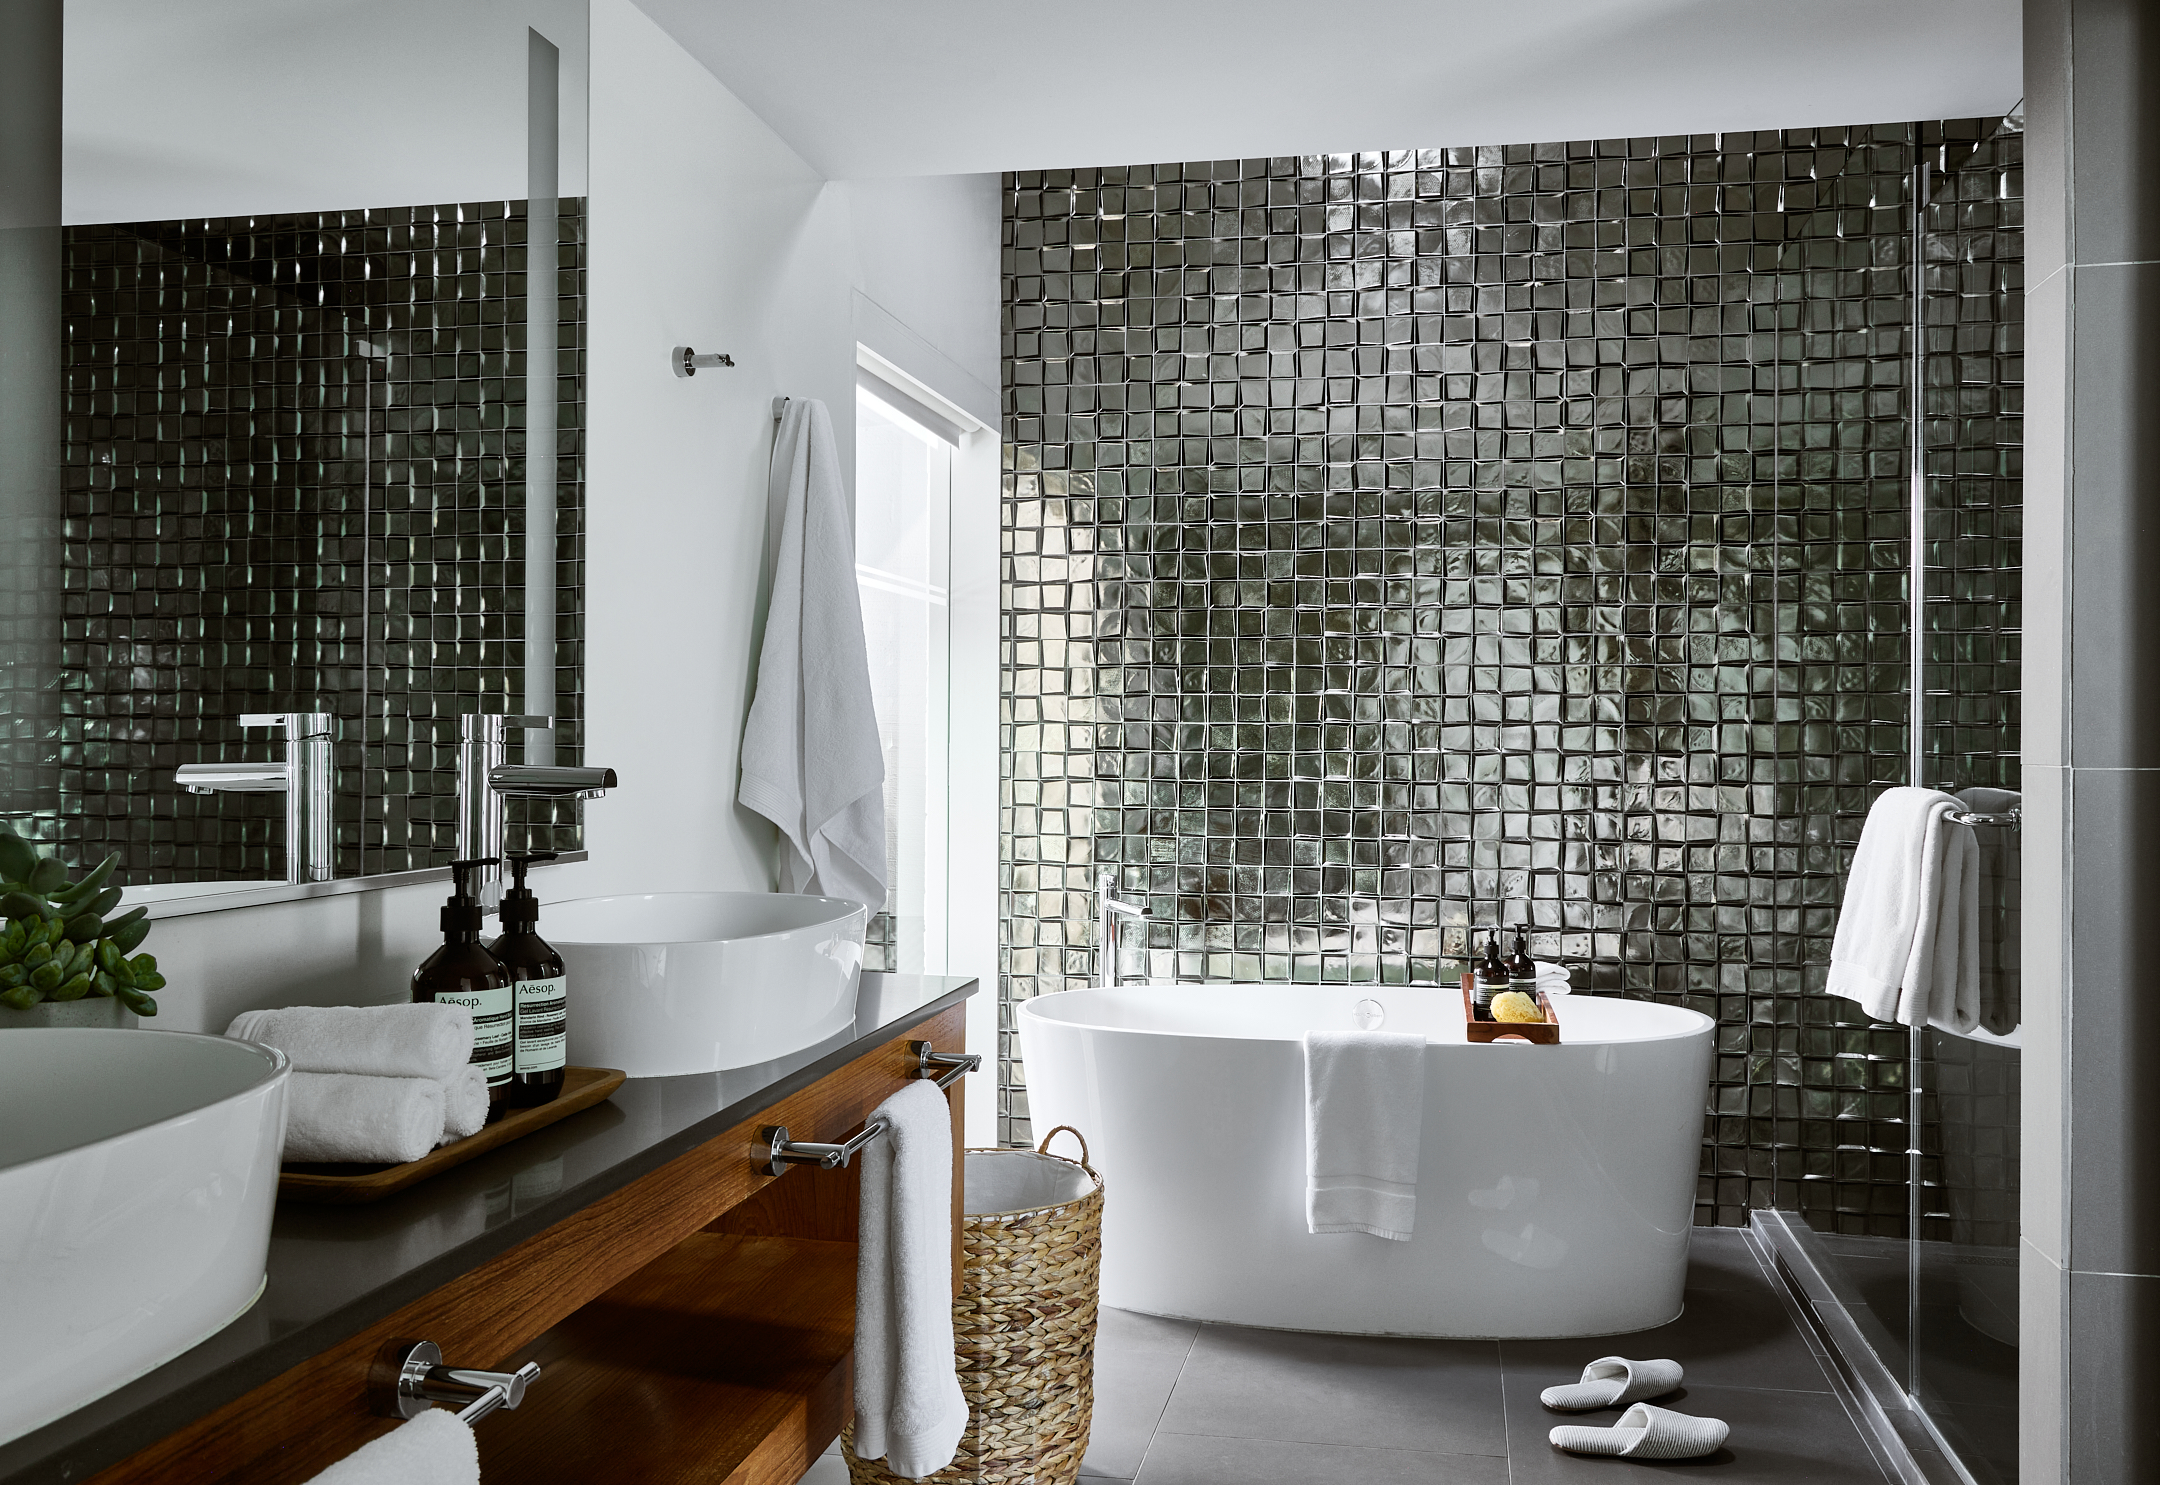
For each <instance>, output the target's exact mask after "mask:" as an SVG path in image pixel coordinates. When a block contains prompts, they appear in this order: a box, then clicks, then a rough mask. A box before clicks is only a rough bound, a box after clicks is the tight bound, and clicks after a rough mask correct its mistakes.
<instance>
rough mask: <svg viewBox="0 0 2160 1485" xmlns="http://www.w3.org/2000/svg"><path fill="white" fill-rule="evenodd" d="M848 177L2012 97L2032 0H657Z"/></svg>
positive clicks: (1334, 148)
mask: <svg viewBox="0 0 2160 1485" xmlns="http://www.w3.org/2000/svg"><path fill="white" fill-rule="evenodd" d="M638 3H639V4H640V5H641V6H642V7H643V8H644V9H645V10H646V11H647V12H648V13H649V14H651V15H652V16H653V18H654V19H655V20H657V21H658V22H659V23H660V24H661V25H662V26H663V27H665V28H666V29H667V30H668V31H669V32H670V33H671V34H672V35H673V36H674V37H675V38H676V39H677V40H678V41H680V42H681V43H682V45H683V46H684V47H686V48H687V49H688V50H689V51H690V53H691V54H692V55H693V56H695V57H696V58H697V59H698V60H699V61H701V62H703V63H704V64H705V66H706V67H708V68H710V69H711V70H712V72H713V74H714V75H715V76H716V77H718V78H719V79H720V80H721V81H722V82H723V83H725V84H727V85H728V87H729V88H731V89H733V90H734V92H735V93H736V94H737V95H738V96H740V97H741V98H742V99H743V101H744V102H746V103H748V104H749V105H750V107H751V108H753V109H755V110H756V111H757V113H758V115H759V116H760V117H762V118H763V119H764V120H765V121H766V122H767V123H768V124H770V125H771V126H772V127H773V128H774V129H775V130H777V131H778V132H779V133H780V135H781V136H782V137H783V138H785V139H786V140H787V141H788V142H789V143H790V144H791V145H793V146H794V147H795V149H796V150H797V151H799V152H800V153H801V154H802V155H803V156H804V157H805V158H807V159H808V160H809V161H810V163H811V164H812V165H814V166H816V167H817V168H818V169H819V170H820V171H822V172H823V173H824V174H825V175H827V176H828V177H830V178H835V179H849V178H857V177H864V176H884V175H943V174H957V173H964V172H973V171H988V170H1016V169H1021V170H1024V169H1035V168H1048V167H1055V166H1067V165H1073V166H1084V165H1118V164H1140V163H1144V162H1151V161H1169V160H1208V159H1236V158H1253V157H1257V156H1265V155H1294V154H1321V153H1339V152H1348V151H1355V150H1375V149H1404V148H1437V147H1440V146H1443V145H1465V144H1503V143H1527V142H1535V141H1540V140H1562V139H1604V138H1613V137H1617V136H1631V135H1648V134H1685V133H1712V132H1717V131H1722V130H1728V129H1762V128H1799V127H1805V126H1810V125H1828V124H1856V123H1881V122H1890V121H1897V120H1906V119H1930V118H1961V117H1968V116H1974V115H1984V114H1992V113H2000V112H2002V111H2003V110H2005V109H2007V108H2008V107H2009V106H2010V105H2011V104H2013V103H2015V102H2016V101H2017V100H2018V98H2019V96H2020V56H2019V50H2020V23H2019V0H1332V3H1327V0H1322V3H1312V0H1306V3H1293V0H1082V3H1074V4H1057V5H1052V4H1041V3H1038V0H638Z"/></svg>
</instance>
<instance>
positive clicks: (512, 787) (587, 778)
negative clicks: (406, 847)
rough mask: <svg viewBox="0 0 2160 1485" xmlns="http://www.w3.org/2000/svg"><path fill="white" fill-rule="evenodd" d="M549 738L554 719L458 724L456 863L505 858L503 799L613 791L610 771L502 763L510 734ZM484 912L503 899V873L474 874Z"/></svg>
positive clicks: (491, 869) (469, 719) (468, 719)
mask: <svg viewBox="0 0 2160 1485" xmlns="http://www.w3.org/2000/svg"><path fill="white" fill-rule="evenodd" d="M513 727H523V728H526V729H528V730H533V729H538V730H541V731H546V732H552V731H553V730H554V727H555V719H554V718H553V717H505V716H493V715H490V716H470V715H468V716H464V717H460V718H459V719H458V813H457V859H458V860H460V861H471V860H474V859H477V858H485V857H489V856H493V857H496V858H498V859H499V858H500V857H501V856H502V853H503V814H504V812H503V801H504V800H505V799H598V798H599V797H600V796H601V795H603V794H605V793H607V791H608V790H610V789H612V788H614V787H616V785H615V770H614V769H612V768H567V767H562V766H560V765H557V764H552V763H506V762H504V761H503V759H504V752H505V744H506V739H507V735H508V733H509V730H510V729H511V728H513ZM475 878H476V880H477V883H478V886H477V894H478V896H479V899H480V906H481V909H482V910H483V911H492V910H493V909H494V907H495V905H496V903H497V902H499V901H500V900H501V898H502V869H501V868H500V867H498V866H483V867H480V868H479V869H478V871H477V872H476V873H475Z"/></svg>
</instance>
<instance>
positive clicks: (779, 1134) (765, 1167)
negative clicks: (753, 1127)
mask: <svg viewBox="0 0 2160 1485" xmlns="http://www.w3.org/2000/svg"><path fill="white" fill-rule="evenodd" d="M908 1056H910V1057H912V1058H914V1059H915V1076H916V1077H918V1078H928V1079H929V1080H930V1081H931V1082H933V1083H935V1084H937V1085H938V1087H939V1088H950V1087H952V1085H953V1084H955V1083H957V1082H959V1081H960V1080H961V1079H962V1078H964V1077H966V1076H967V1075H968V1074H969V1073H971V1072H973V1071H975V1069H977V1068H978V1067H981V1066H982V1054H981V1053H980V1052H940V1051H938V1050H937V1047H936V1046H935V1044H933V1043H931V1042H909V1043H908ZM890 1127H891V1126H890V1125H888V1124H887V1123H886V1122H885V1121H884V1120H883V1119H872V1120H871V1121H870V1122H869V1123H867V1124H865V1125H863V1127H862V1128H861V1129H860V1130H858V1131H856V1132H855V1133H854V1134H851V1135H849V1136H848V1137H847V1138H846V1139H845V1140H843V1141H841V1142H840V1143H839V1144H837V1145H821V1144H814V1143H812V1142H811V1141H809V1140H798V1139H793V1138H791V1137H790V1136H789V1134H788V1128H787V1126H786V1125H785V1124H768V1125H766V1126H765V1127H764V1128H763V1129H760V1130H759V1131H758V1142H757V1144H756V1145H755V1146H754V1147H753V1148H752V1150H751V1155H750V1159H751V1163H752V1164H753V1165H754V1166H756V1168H758V1169H759V1170H762V1171H764V1172H765V1174H766V1175H768V1176H784V1175H786V1174H787V1168H788V1167H789V1166H791V1165H814V1166H817V1167H818V1168H819V1169H820V1170H839V1169H841V1168H842V1167H843V1166H845V1165H846V1164H847V1163H848V1162H849V1161H851V1160H853V1159H854V1158H855V1157H856V1156H857V1155H860V1154H861V1153H862V1152H863V1151H864V1150H865V1149H866V1148H868V1146H869V1144H870V1142H871V1141H872V1140H875V1139H876V1138H878V1137H879V1136H880V1135H882V1134H884V1133H885V1131H886V1130H887V1129H888V1128H890Z"/></svg>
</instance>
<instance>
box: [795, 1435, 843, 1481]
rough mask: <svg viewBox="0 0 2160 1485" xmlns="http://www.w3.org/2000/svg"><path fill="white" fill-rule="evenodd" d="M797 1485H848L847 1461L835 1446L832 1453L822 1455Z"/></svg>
mask: <svg viewBox="0 0 2160 1485" xmlns="http://www.w3.org/2000/svg"><path fill="white" fill-rule="evenodd" d="M796 1485H848V1472H847V1460H846V1458H845V1457H844V1456H842V1455H841V1453H840V1446H839V1445H838V1444H834V1445H833V1447H832V1452H831V1453H829V1454H820V1455H819V1456H818V1457H817V1462H816V1463H815V1464H813V1465H811V1466H810V1468H809V1471H808V1472H807V1473H805V1474H804V1475H803V1477H802V1479H800V1480H798V1481H797V1482H796Z"/></svg>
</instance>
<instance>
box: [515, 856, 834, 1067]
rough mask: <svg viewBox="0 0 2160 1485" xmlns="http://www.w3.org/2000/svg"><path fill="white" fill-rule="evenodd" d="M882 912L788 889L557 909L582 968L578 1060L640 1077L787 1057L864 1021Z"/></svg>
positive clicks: (569, 965)
mask: <svg viewBox="0 0 2160 1485" xmlns="http://www.w3.org/2000/svg"><path fill="white" fill-rule="evenodd" d="M869 921H870V910H869V909H868V908H866V907H864V906H863V905H862V904H861V903H859V902H846V901H843V900H841V899H840V898H837V897H804V896H799V895H794V894H790V893H782V892H655V893H645V894H642V895H627V896H621V897H579V898H572V899H571V900H570V901H568V902H558V903H552V904H550V905H549V906H547V907H546V908H544V909H543V910H542V912H541V915H540V932H541V935H542V936H543V937H545V938H546V939H547V941H548V942H549V943H551V944H553V945H554V946H555V947H556V948H557V949H558V950H560V951H561V953H562V957H563V965H564V967H565V969H566V970H567V971H568V972H569V977H570V993H569V1011H570V1046H569V1055H570V1060H571V1061H572V1062H573V1063H575V1064H577V1065H578V1066H580V1067H619V1068H621V1069H622V1070H623V1071H624V1072H626V1073H628V1074H629V1075H630V1076H631V1077H633V1078H659V1077H670V1076H674V1075H676V1074H680V1073H702V1072H719V1071H722V1070H724V1069H727V1068H731V1067H752V1066H755V1065H756V1064H758V1063H760V1062H770V1061H772V1060H773V1059H774V1058H775V1057H785V1056H787V1055H788V1054H789V1053H790V1052H797V1051H800V1050H802V1049H803V1048H804V1047H807V1046H811V1045H813V1044H814V1043H817V1042H821V1041H823V1040H824V1039H825V1038H826V1037H829V1036H832V1035H834V1034H835V1033H837V1032H840V1031H844V1030H846V1029H847V1027H848V1025H849V1024H850V1023H851V1022H852V1021H853V1020H854V1019H855V985H856V981H857V979H858V978H859V977H860V975H861V973H862V956H863V930H864V929H865V928H866V927H867V926H868V924H869Z"/></svg>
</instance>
